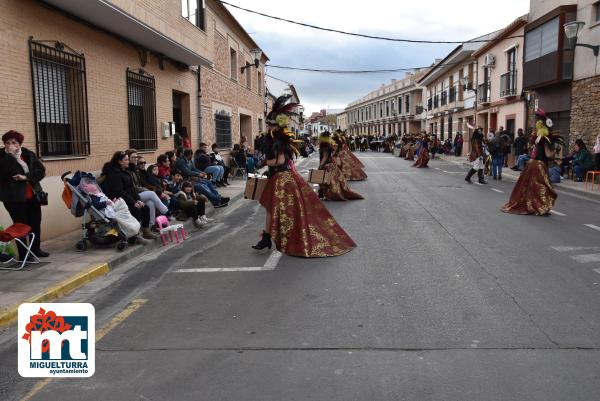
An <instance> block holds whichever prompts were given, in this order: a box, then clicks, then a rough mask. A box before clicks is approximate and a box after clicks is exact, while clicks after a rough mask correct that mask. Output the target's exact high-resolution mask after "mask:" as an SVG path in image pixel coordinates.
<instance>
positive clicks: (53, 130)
mask: <svg viewBox="0 0 600 401" xmlns="http://www.w3.org/2000/svg"><path fill="white" fill-rule="evenodd" d="M65 47H66V46H65V45H64V44H62V43H61V42H55V44H54V46H53V47H51V46H48V45H45V44H43V43H41V42H40V41H34V40H33V39H32V38H30V40H29V56H30V59H31V80H32V86H33V100H34V102H33V103H34V110H35V131H36V132H35V133H36V146H37V152H38V155H40V156H86V155H88V154H89V153H90V140H89V123H88V104H87V85H86V75H85V58H84V57H83V54H79V53H77V52H75V51H73V50H72V49H68V51H67V50H65Z"/></svg>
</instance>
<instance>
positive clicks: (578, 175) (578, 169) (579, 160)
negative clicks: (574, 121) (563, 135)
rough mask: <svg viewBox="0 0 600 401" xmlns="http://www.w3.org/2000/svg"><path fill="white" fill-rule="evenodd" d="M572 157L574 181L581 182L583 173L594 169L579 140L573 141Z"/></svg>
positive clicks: (587, 152) (590, 158)
mask: <svg viewBox="0 0 600 401" xmlns="http://www.w3.org/2000/svg"><path fill="white" fill-rule="evenodd" d="M573 156H574V158H573V174H574V176H575V181H576V182H581V181H583V177H584V176H585V173H587V172H588V171H590V170H593V169H594V159H593V158H592V155H591V154H590V152H589V151H588V150H587V147H586V146H585V143H584V142H583V140H581V139H578V140H576V141H575V153H574V154H573Z"/></svg>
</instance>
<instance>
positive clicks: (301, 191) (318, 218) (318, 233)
mask: <svg viewBox="0 0 600 401" xmlns="http://www.w3.org/2000/svg"><path fill="white" fill-rule="evenodd" d="M289 99H290V96H289V95H287V96H281V97H279V98H278V99H277V100H276V101H275V103H274V104H273V109H272V110H271V112H270V113H269V114H268V115H267V124H268V125H269V131H270V132H271V133H272V135H273V146H271V148H270V149H265V154H266V160H267V162H266V163H267V166H268V167H269V181H268V183H267V186H266V188H265V189H264V191H263V193H262V196H261V198H260V204H261V205H262V206H263V207H264V208H265V209H266V212H267V216H266V224H265V230H264V231H263V233H262V238H261V240H260V241H259V242H258V244H256V245H254V246H253V248H254V249H264V248H269V249H270V248H271V245H272V242H271V240H273V241H274V242H275V246H276V247H277V249H278V250H279V251H280V252H283V253H285V254H286V255H290V256H300V257H306V258H315V257H327V256H338V255H342V254H344V253H346V252H349V251H351V250H352V249H353V248H355V247H356V244H355V243H354V241H352V239H351V238H350V237H349V236H348V234H346V232H345V231H344V230H343V229H342V228H341V227H340V226H339V225H338V224H337V222H336V221H335V219H334V218H333V216H331V214H330V213H329V212H328V211H327V209H326V208H325V206H323V204H322V203H321V201H320V200H319V198H318V196H317V194H315V192H314V191H313V190H312V188H311V187H310V186H309V185H308V184H307V183H306V181H304V179H303V178H302V177H301V176H300V175H299V174H298V173H297V172H295V171H294V170H293V169H292V168H291V167H290V163H292V157H293V150H292V149H293V148H292V145H291V143H290V142H291V139H292V137H293V133H292V132H290V131H289V129H288V123H289V117H288V116H289V115H293V114H294V110H295V109H296V107H298V104H295V103H288V100H289Z"/></svg>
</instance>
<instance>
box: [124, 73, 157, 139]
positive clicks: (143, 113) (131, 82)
mask: <svg viewBox="0 0 600 401" xmlns="http://www.w3.org/2000/svg"><path fill="white" fill-rule="evenodd" d="M155 99H156V94H155V84H154V77H153V76H152V75H149V74H147V73H146V72H145V71H144V70H141V69H140V70H139V71H138V72H136V71H133V70H130V69H127V114H128V119H129V147H131V148H133V149H137V150H156V149H157V148H158V143H157V132H156V100H155Z"/></svg>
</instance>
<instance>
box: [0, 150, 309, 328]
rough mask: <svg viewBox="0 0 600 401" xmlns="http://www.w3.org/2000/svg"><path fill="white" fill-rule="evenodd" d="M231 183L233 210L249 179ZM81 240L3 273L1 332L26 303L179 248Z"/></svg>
mask: <svg viewBox="0 0 600 401" xmlns="http://www.w3.org/2000/svg"><path fill="white" fill-rule="evenodd" d="M309 159H310V157H309V158H302V159H297V160H296V162H295V164H296V166H298V165H299V164H300V163H302V162H303V161H306V160H309ZM264 170H265V168H262V169H260V170H259V173H262V172H263V171H264ZM229 182H230V184H231V185H229V186H228V187H225V188H219V193H220V194H221V195H222V196H225V197H229V198H231V199H230V201H229V205H230V206H229V207H231V205H233V204H234V203H235V202H236V201H242V200H243V197H244V189H245V188H246V179H245V178H244V177H236V178H235V179H230V180H229ZM206 206H207V209H206V214H207V215H208V216H214V215H216V216H217V218H218V215H219V214H220V213H225V212H227V210H228V209H229V207H225V208H221V209H214V208H213V207H212V206H211V204H210V203H207V204H206ZM73 218H74V219H75V218H76V217H73ZM184 227H185V232H186V233H194V232H197V233H201V232H202V228H195V227H194V225H193V223H192V221H191V220H188V221H186V222H185V224H184ZM80 239H81V231H80V230H78V231H74V232H71V233H68V234H65V235H63V236H60V237H57V238H53V239H50V240H46V241H43V249H44V250H46V251H47V252H50V257H49V258H46V259H42V262H43V263H41V264H37V265H28V266H26V267H25V268H24V269H23V270H21V271H7V270H0V329H3V328H4V327H7V326H9V325H11V324H12V323H13V322H14V321H15V320H16V318H17V310H18V307H19V305H20V304H22V303H24V302H32V303H37V302H51V301H53V300H56V299H58V298H60V297H62V296H64V295H67V294H68V293H70V292H72V291H74V290H76V289H78V288H80V287H83V286H84V285H86V284H87V283H89V282H91V281H93V280H94V279H96V278H98V277H101V276H103V275H105V274H107V273H108V272H109V271H111V270H114V269H116V268H118V267H119V266H121V265H123V264H124V263H125V262H127V261H129V260H131V259H133V258H135V257H138V256H140V255H143V254H146V253H148V252H150V251H152V250H158V249H159V248H163V250H164V251H167V250H169V249H172V248H173V247H175V246H177V244H169V245H167V246H163V245H162V242H161V240H160V239H156V240H155V241H152V242H149V243H148V244H146V245H133V246H127V247H126V248H125V249H124V250H123V251H118V250H117V249H116V247H115V246H106V247H101V246H96V245H93V244H90V245H89V246H88V249H87V250H86V251H85V252H81V251H78V250H77V249H76V248H75V244H76V243H77V242H78V241H79V240H80Z"/></svg>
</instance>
